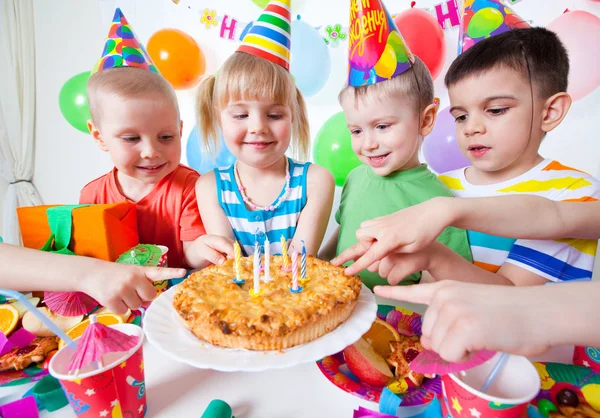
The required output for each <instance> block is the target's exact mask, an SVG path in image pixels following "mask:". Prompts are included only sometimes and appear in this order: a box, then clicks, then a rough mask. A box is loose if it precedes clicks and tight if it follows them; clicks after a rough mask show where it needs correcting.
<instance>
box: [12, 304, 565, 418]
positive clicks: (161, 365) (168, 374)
mask: <svg viewBox="0 0 600 418" xmlns="http://www.w3.org/2000/svg"><path fill="white" fill-rule="evenodd" d="M385 302H386V301H382V300H378V303H385ZM402 306H403V307H406V308H408V309H412V310H415V311H417V312H422V311H423V307H418V306H414V305H407V304H402ZM572 353H573V347H572V346H571V347H558V348H555V349H553V350H552V351H550V352H548V353H546V354H545V355H544V356H543V357H540V358H536V359H534V360H537V361H558V362H562V363H570V362H571V361H572ZM144 365H145V378H146V396H147V400H148V410H147V414H146V416H147V417H177V418H186V417H190V418H192V417H194V418H199V417H200V416H201V415H202V413H203V412H204V410H205V408H206V407H207V406H208V404H209V402H210V401H211V400H213V399H222V400H224V401H225V402H227V403H229V405H231V407H232V409H233V413H234V415H235V416H236V417H237V418H253V417H257V418H271V417H273V418H276V417H277V418H279V417H286V418H296V417H297V418H306V417H317V416H318V417H327V418H337V417H340V418H349V417H352V413H353V411H354V410H355V409H357V408H358V407H359V406H363V407H366V408H369V409H372V410H378V405H377V404H375V403H373V402H369V401H365V400H362V399H359V398H357V397H355V396H353V395H350V394H348V393H346V392H344V391H343V390H341V389H339V388H337V387H336V386H334V385H333V384H332V383H330V382H329V380H327V378H326V377H325V376H324V375H323V374H322V373H321V371H320V370H319V368H318V367H317V365H316V363H315V362H310V363H305V364H301V365H298V366H295V367H292V368H288V369H279V370H267V371H263V372H253V373H250V372H229V373H226V372H217V371H214V370H202V369H196V368H194V367H192V366H189V365H187V364H184V363H180V362H178V361H176V360H172V359H171V358H170V357H168V356H165V355H163V354H162V353H160V352H159V351H158V350H157V349H156V348H154V347H153V346H152V345H151V344H150V343H148V342H146V343H144ZM30 387H31V385H24V386H22V387H19V389H15V388H11V389H8V388H0V404H4V403H7V402H11V401H13V400H16V399H18V398H19V397H20V396H21V395H22V394H23V393H25V391H27V390H28V389H29V388H30ZM58 417H65V418H75V417H76V415H75V414H74V412H73V411H72V410H71V407H70V406H66V407H65V408H62V409H60V410H58V411H55V412H53V413H48V412H47V411H43V412H42V413H40V418H58Z"/></svg>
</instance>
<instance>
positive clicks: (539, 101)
mask: <svg viewBox="0 0 600 418" xmlns="http://www.w3.org/2000/svg"><path fill="white" fill-rule="evenodd" d="M568 74H569V58H568V56H567V52H566V50H565V48H564V47H563V45H562V44H561V42H560V41H559V40H558V38H557V37H556V35H555V34H554V33H552V32H550V31H547V30H545V29H543V28H529V29H514V30H512V31H510V32H505V33H502V34H499V35H496V36H494V37H491V38H486V39H484V40H482V41H481V42H479V43H477V44H476V45H475V46H472V47H471V48H470V49H469V50H468V51H467V52H465V53H464V54H462V55H461V56H459V57H458V58H457V59H456V60H455V61H454V63H453V64H452V65H451V66H450V68H449V70H448V73H447V75H446V79H445V83H446V86H447V87H448V91H449V95H450V102H451V109H450V111H451V113H452V115H453V116H454V118H455V119H456V132H457V135H456V136H457V138H458V144H459V146H460V148H461V151H462V152H463V154H465V155H466V156H467V158H469V160H470V161H471V163H472V166H470V167H467V168H463V169H460V170H455V171H451V172H449V173H445V174H443V175H441V176H439V178H440V180H442V181H443V182H444V183H445V184H446V185H447V186H448V188H450V189H451V191H452V192H453V193H454V195H455V196H458V197H460V198H475V197H478V198H481V197H490V196H508V195H514V196H518V195H521V196H524V195H533V196H540V197H544V198H547V199H550V200H554V201H562V202H594V201H597V200H598V198H599V196H600V182H598V180H596V179H594V178H593V177H591V176H589V175H588V174H586V173H583V172H581V171H579V170H576V169H573V168H569V167H567V166H565V165H563V164H561V163H559V162H558V161H553V160H548V159H544V158H543V157H542V156H540V155H539V152H538V149H539V146H540V144H541V141H542V139H543V138H544V136H545V135H546V133H547V132H550V131H551V130H552V129H554V128H556V127H557V126H558V125H559V124H560V122H561V121H562V120H563V118H564V117H565V116H566V114H567V111H568V110H569V107H570V105H571V98H570V97H569V95H568V94H567V93H566V90H567V79H568ZM479 201H480V199H473V202H472V203H470V204H469V207H471V208H473V207H475V205H476V204H478V202H479ZM456 204H458V202H456ZM453 206H454V204H452V205H451V204H450V202H448V200H447V199H445V198H434V199H432V200H428V201H427V202H425V203H422V204H420V205H417V206H414V207H410V208H407V209H404V210H401V211H398V212H396V213H394V214H392V215H388V216H385V217H381V218H378V219H374V220H371V221H369V222H364V223H363V224H362V225H361V228H360V229H359V230H358V231H356V235H357V237H358V240H359V243H358V244H356V245H354V246H352V247H350V248H348V249H347V250H346V251H344V253H342V254H340V255H339V256H338V257H336V259H334V260H332V262H333V263H334V264H342V263H345V262H347V261H348V260H356V262H355V263H354V264H352V265H351V266H350V267H348V268H347V269H346V274H349V275H352V274H356V273H357V272H358V271H360V270H362V269H365V268H369V269H370V270H372V271H378V272H379V274H380V275H381V276H382V277H385V278H387V280H388V282H389V283H390V284H396V283H398V282H399V281H401V280H402V279H403V278H404V277H405V276H406V275H407V274H410V273H411V272H414V271H421V270H427V271H428V272H429V273H430V274H431V276H432V277H433V278H434V279H435V280H437V281H439V280H444V279H452V280H460V281H463V282H476V283H489V284H504V285H517V286H524V285H539V284H545V283H547V282H548V281H551V282H563V281H572V280H589V279H591V277H592V268H593V265H594V258H595V255H596V246H597V241H596V240H593V239H590V240H588V239H570V238H565V239H555V240H539V239H538V240H533V239H511V238H503V237H500V236H494V235H491V234H486V233H481V232H475V231H468V234H469V238H470V245H471V251H472V253H473V259H474V264H475V265H476V266H479V267H481V268H478V267H476V266H474V265H472V264H470V263H468V262H467V261H465V260H463V259H462V258H460V257H458V256H457V255H456V254H455V253H453V252H452V251H449V250H448V249H447V248H446V247H444V246H443V245H439V243H437V242H435V241H433V237H434V236H435V234H436V232H439V230H440V229H441V228H445V227H446V226H448V225H456V226H460V227H464V226H467V225H465V223H458V224H454V223H449V222H447V221H444V219H446V218H448V217H450V218H451V217H452V213H453ZM476 207H477V208H480V207H481V205H478V206H476ZM528 207H532V208H533V209H532V210H535V206H534V205H533V206H528ZM474 210H478V209H474ZM527 215H528V216H530V215H529V214H527ZM484 216H485V213H481V214H479V215H478V220H477V222H478V223H479V224H481V223H482V222H483V220H481V219H479V218H482V217H484ZM496 216H497V215H496ZM506 216H507V217H508V216H510V215H508V214H507V215H506ZM542 216H543V215H542ZM561 216H562V217H563V218H564V217H565V216H567V215H565V214H564V212H563V215H561ZM489 222H494V220H493V217H491V214H490V218H489ZM506 222H508V220H507V221H506ZM506 222H505V224H506ZM517 222H520V223H523V221H522V220H520V221H519V220H517V219H515V221H514V222H513V223H512V224H516V223H517ZM563 222H564V223H565V224H569V223H571V219H564V220H563ZM407 224H409V225H410V228H407V227H406V226H404V227H403V225H407ZM436 224H437V225H438V227H437V228H436V227H433V229H432V225H436ZM499 229H501V227H500V226H498V225H496V226H494V225H490V226H489V227H487V228H486V230H489V231H495V232H496V231H498V230H499ZM557 229H560V227H557ZM417 231H418V232H417ZM511 231H512V232H511ZM496 233H497V232H496ZM513 234H514V235H513ZM501 235H502V236H504V237H506V236H511V235H513V236H517V235H518V234H516V233H514V227H513V228H512V229H510V228H508V227H506V233H505V234H501ZM423 237H426V238H425V239H424V238H423ZM534 237H535V236H530V238H534ZM432 241H433V242H432Z"/></svg>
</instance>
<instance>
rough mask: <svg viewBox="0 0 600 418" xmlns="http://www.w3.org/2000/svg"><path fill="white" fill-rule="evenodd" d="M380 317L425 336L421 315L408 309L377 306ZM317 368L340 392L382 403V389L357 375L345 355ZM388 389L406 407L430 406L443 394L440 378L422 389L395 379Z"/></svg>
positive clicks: (322, 362) (326, 360)
mask: <svg viewBox="0 0 600 418" xmlns="http://www.w3.org/2000/svg"><path fill="white" fill-rule="evenodd" d="M377 318H379V319H381V320H382V321H385V322H387V323H388V324H389V325H391V326H392V327H393V328H394V329H396V330H397V331H398V332H399V333H400V334H409V335H421V315H419V314H418V313H415V312H413V311H410V310H408V309H404V308H401V307H396V306H390V305H379V306H378V307H377ZM407 331H408V332H407ZM317 365H318V366H319V369H320V370H321V372H322V373H323V374H324V375H325V377H326V378H327V379H328V380H329V381H330V382H331V383H333V384H334V385H335V386H337V387H339V388H340V389H342V390H344V391H346V392H348V393H351V394H352V395H354V396H357V397H359V398H361V399H365V400H367V401H373V402H379V398H380V396H381V390H382V388H381V387H374V386H371V385H369V384H368V383H365V382H361V381H360V380H359V379H358V378H357V377H356V376H354V375H353V374H352V372H351V371H350V370H349V369H348V366H347V365H346V362H345V360H344V356H343V354H342V353H341V352H339V353H336V354H333V355H331V356H327V357H325V358H323V359H321V360H319V361H317ZM387 388H388V389H389V390H391V391H392V392H394V393H397V394H399V395H400V396H402V405H403V406H416V405H424V404H427V403H429V402H430V401H431V400H432V399H433V398H434V397H435V396H437V395H439V394H441V391H442V386H441V382H440V379H439V377H436V378H434V379H425V381H424V382H423V384H422V385H421V386H420V387H415V386H414V385H412V383H407V382H406V381H402V382H399V381H397V380H394V381H393V382H392V383H390V384H389V385H388V386H387Z"/></svg>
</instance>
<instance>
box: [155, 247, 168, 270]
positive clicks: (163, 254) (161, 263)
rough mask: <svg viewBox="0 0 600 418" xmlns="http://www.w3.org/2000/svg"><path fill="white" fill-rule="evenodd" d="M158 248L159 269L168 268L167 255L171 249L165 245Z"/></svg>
mask: <svg viewBox="0 0 600 418" xmlns="http://www.w3.org/2000/svg"><path fill="white" fill-rule="evenodd" d="M157 247H158V248H159V249H160V260H159V262H158V267H167V265H168V263H167V260H168V259H167V253H168V252H169V247H166V246H164V245H157Z"/></svg>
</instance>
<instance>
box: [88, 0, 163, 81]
mask: <svg viewBox="0 0 600 418" xmlns="http://www.w3.org/2000/svg"><path fill="white" fill-rule="evenodd" d="M116 67H138V68H144V69H146V70H150V71H153V72H155V73H158V70H157V69H156V66H155V65H154V63H153V62H152V58H150V55H148V52H146V49H145V48H144V46H143V45H142V43H141V42H140V40H139V39H138V38H137V36H135V33H133V29H132V28H131V25H130V24H129V22H128V21H127V19H126V18H125V15H123V12H122V11H121V9H119V8H117V10H115V16H114V17H113V20H112V23H111V25H110V30H109V31H108V37H107V39H106V43H105V44H104V51H103V52H102V58H100V60H99V61H98V62H97V63H96V66H95V67H94V69H93V70H92V74H94V73H97V72H99V71H103V70H106V69H108V68H116Z"/></svg>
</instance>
